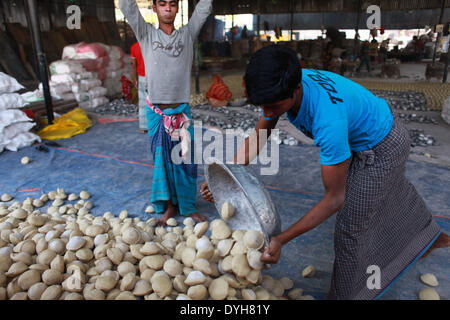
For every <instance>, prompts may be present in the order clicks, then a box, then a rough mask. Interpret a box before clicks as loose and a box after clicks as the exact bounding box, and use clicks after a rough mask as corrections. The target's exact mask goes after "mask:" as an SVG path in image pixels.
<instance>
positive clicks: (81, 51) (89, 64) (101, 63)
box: [62, 42, 133, 108]
mask: <svg viewBox="0 0 450 320" xmlns="http://www.w3.org/2000/svg"><path fill="white" fill-rule="evenodd" d="M62 59H63V61H65V60H69V61H76V62H79V63H81V65H82V66H83V68H84V69H85V70H86V71H91V72H96V73H97V76H98V77H97V78H98V79H99V80H101V81H102V86H103V87H104V88H106V93H103V91H104V90H101V89H100V88H99V87H96V88H94V89H95V90H94V91H93V92H90V94H89V97H90V99H88V100H86V99H87V96H88V95H87V94H86V93H84V94H83V93H81V94H78V95H77V92H74V93H75V95H76V98H77V100H79V102H81V105H82V107H86V108H95V107H96V106H97V105H99V104H100V103H102V102H104V101H106V97H113V96H116V95H118V94H121V93H122V81H121V77H122V76H125V77H126V78H127V79H129V80H131V76H132V71H133V67H132V64H131V56H130V55H125V54H124V52H123V50H122V49H121V48H120V47H118V46H110V45H106V44H103V43H98V42H96V43H89V44H88V43H85V42H81V43H77V44H73V45H70V46H67V47H65V48H64V50H63V55H62ZM99 94H102V96H98V95H99ZM105 96H106V97H105ZM93 100H94V101H93ZM100 105H101V104H100Z"/></svg>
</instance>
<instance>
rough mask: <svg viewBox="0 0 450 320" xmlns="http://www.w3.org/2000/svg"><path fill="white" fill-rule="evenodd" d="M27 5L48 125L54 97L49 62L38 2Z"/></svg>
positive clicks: (52, 118) (31, 1) (34, 0)
mask: <svg viewBox="0 0 450 320" xmlns="http://www.w3.org/2000/svg"><path fill="white" fill-rule="evenodd" d="M26 4H27V5H28V12H29V15H30V26H29V27H30V30H31V33H32V37H33V43H34V48H35V51H36V56H37V61H38V66H39V73H40V76H41V82H42V87H43V90H44V98H45V108H46V111H47V119H48V124H53V120H54V117H53V105H52V96H51V95H50V88H49V85H48V73H47V62H46V59H45V53H44V50H43V47H42V39H41V28H40V25H39V19H38V16H37V11H38V10H37V5H36V0H27V2H26Z"/></svg>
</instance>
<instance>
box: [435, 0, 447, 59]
mask: <svg viewBox="0 0 450 320" xmlns="http://www.w3.org/2000/svg"><path fill="white" fill-rule="evenodd" d="M444 10H445V0H442V7H441V15H440V16H439V24H442V18H443V17H444ZM440 38H441V33H440V32H438V35H437V37H436V43H435V44H434V51H433V66H434V64H435V62H436V53H437V46H438V43H439V40H440Z"/></svg>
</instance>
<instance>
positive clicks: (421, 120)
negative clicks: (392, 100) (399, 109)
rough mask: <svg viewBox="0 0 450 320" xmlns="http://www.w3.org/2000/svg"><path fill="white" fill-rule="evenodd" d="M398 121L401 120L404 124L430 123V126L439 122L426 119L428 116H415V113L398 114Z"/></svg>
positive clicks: (430, 118) (429, 118) (433, 119)
mask: <svg viewBox="0 0 450 320" xmlns="http://www.w3.org/2000/svg"><path fill="white" fill-rule="evenodd" d="M398 116H399V118H400V119H403V120H404V121H405V122H406V123H408V122H418V123H430V124H436V125H437V124H439V121H437V120H436V119H435V118H432V117H428V116H421V115H417V114H415V113H412V114H406V113H399V114H398Z"/></svg>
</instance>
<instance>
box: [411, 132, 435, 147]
mask: <svg viewBox="0 0 450 320" xmlns="http://www.w3.org/2000/svg"><path fill="white" fill-rule="evenodd" d="M409 136H410V138H411V146H412V147H417V146H419V147H430V146H435V145H436V139H435V138H434V137H432V136H431V135H426V134H424V132H423V130H417V129H410V130H409Z"/></svg>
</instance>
